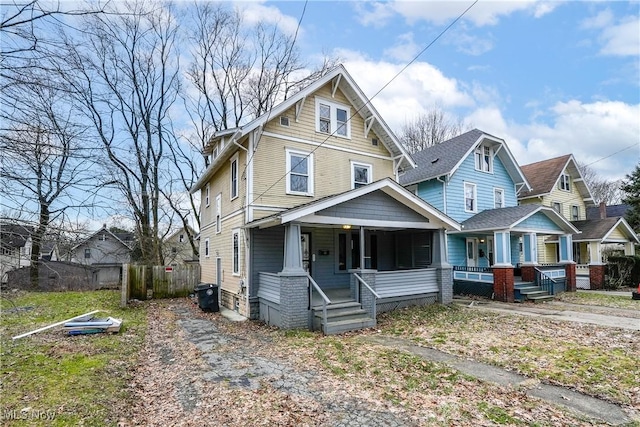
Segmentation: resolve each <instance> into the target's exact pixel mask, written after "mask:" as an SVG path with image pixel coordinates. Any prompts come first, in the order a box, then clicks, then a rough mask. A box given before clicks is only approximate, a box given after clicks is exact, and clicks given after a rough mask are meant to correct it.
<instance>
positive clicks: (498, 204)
mask: <svg viewBox="0 0 640 427" xmlns="http://www.w3.org/2000/svg"><path fill="white" fill-rule="evenodd" d="M493 207H494V208H504V190H503V189H502V188H494V189H493Z"/></svg>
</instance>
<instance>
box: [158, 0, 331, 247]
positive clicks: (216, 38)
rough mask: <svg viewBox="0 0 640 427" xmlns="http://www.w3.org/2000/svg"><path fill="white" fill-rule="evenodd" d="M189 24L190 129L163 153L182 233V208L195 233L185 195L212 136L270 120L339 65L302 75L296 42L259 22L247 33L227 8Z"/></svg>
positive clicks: (204, 8)
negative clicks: (171, 165)
mask: <svg viewBox="0 0 640 427" xmlns="http://www.w3.org/2000/svg"><path fill="white" fill-rule="evenodd" d="M192 19H193V22H194V25H193V29H192V31H191V32H190V34H189V40H190V41H191V44H192V51H191V56H192V62H191V63H190V64H189V66H188V67H187V77H188V80H189V82H190V83H191V84H192V88H193V89H194V91H188V92H189V93H193V95H192V96H188V97H186V98H185V107H186V108H185V110H186V112H187V113H188V114H189V116H190V119H191V123H192V125H193V126H192V130H191V131H189V132H188V133H187V134H186V135H185V138H184V143H183V144H173V145H171V146H170V147H169V150H170V151H171V154H170V157H171V160H172V162H173V163H174V164H175V165H176V167H175V168H174V170H175V171H176V175H174V180H173V181H172V183H171V184H172V185H171V186H170V187H167V188H168V190H169V191H171V192H172V194H173V195H174V196H173V197H170V195H169V194H166V196H167V200H169V201H170V205H171V207H172V208H173V209H174V212H175V213H176V215H177V217H178V218H180V219H182V224H181V226H182V227H183V228H185V229H188V227H187V226H188V225H190V224H189V221H187V217H186V216H185V212H186V210H185V209H184V206H190V207H191V212H193V213H194V216H195V225H197V226H198V228H199V226H200V218H199V209H198V206H197V200H196V199H195V198H194V197H193V195H190V194H189V193H188V191H185V190H188V189H190V188H191V187H192V186H193V184H194V183H195V182H196V180H197V178H198V177H199V176H200V174H201V172H202V169H203V168H204V166H205V165H204V161H203V158H202V156H200V155H199V153H200V152H201V151H202V150H203V149H204V148H205V146H206V145H207V144H208V143H209V141H210V140H211V137H212V136H213V134H214V133H215V132H217V131H220V130H225V129H229V128H233V127H237V126H240V125H241V124H243V123H245V122H247V121H249V120H250V119H252V118H255V117H257V116H259V115H262V114H265V113H268V111H270V110H271V108H273V106H274V105H275V104H276V103H278V102H280V101H282V100H284V99H286V98H287V97H288V96H290V95H291V94H293V93H296V92H297V91H299V90H300V89H301V88H302V87H304V86H306V85H308V84H310V83H311V82H313V81H314V80H316V79H318V78H320V77H321V76H323V75H324V74H325V73H326V72H327V71H328V70H329V69H331V68H332V67H333V66H335V65H336V64H337V62H338V61H337V59H335V58H325V59H324V61H323V63H322V64H321V65H320V66H319V67H317V68H315V69H313V70H308V69H307V68H306V67H305V65H304V64H303V63H302V62H301V60H300V58H299V55H298V52H297V50H296V47H295V43H296V35H295V34H294V35H287V34H283V33H282V32H281V31H280V30H279V29H278V27H277V26H276V25H267V24H266V23H264V22H262V23H259V24H257V25H256V26H254V27H247V26H245V25H244V23H243V15H242V12H241V11H239V10H237V9H232V8H230V7H229V6H228V5H226V4H214V3H197V4H196V5H195V8H194V15H193V16H192ZM178 165H180V166H178ZM178 194H180V196H177V197H176V195H178ZM187 196H188V197H189V198H188V200H187V199H186V197H187ZM176 201H177V202H178V203H176ZM188 237H189V240H190V242H191V245H192V248H193V250H194V252H195V253H196V254H197V253H198V246H197V244H196V242H195V241H194V239H193V238H194V237H195V236H192V235H191V233H188Z"/></svg>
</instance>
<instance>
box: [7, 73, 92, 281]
mask: <svg viewBox="0 0 640 427" xmlns="http://www.w3.org/2000/svg"><path fill="white" fill-rule="evenodd" d="M35 81H38V82H39V83H33V82H35ZM56 86H58V85H57V83H56V82H53V81H51V80H50V79H48V77H47V76H43V75H29V76H26V78H25V83H21V84H14V85H12V86H9V87H5V88H4V90H3V91H2V101H3V104H4V107H5V108H3V109H2V110H1V111H2V112H1V113H0V115H1V116H0V117H1V119H2V120H1V121H2V123H3V126H2V128H1V129H0V152H1V153H2V162H1V166H0V170H1V176H2V181H3V186H4V188H3V190H4V191H3V193H4V194H5V200H4V201H3V202H2V203H3V208H5V209H9V210H14V211H15V210H22V212H21V213H19V214H18V215H19V216H21V217H26V218H33V217H34V216H35V220H34V221H33V222H34V223H35V224H36V226H35V227H34V229H33V233H32V235H31V237H32V252H31V267H32V268H31V285H32V286H34V287H36V286H38V268H37V266H38V262H39V260H38V257H39V254H40V246H41V242H42V239H43V237H44V236H45V235H46V234H47V233H48V232H50V229H49V227H50V224H51V223H52V221H63V220H64V215H65V213H67V212H69V211H76V210H78V209H81V208H85V207H87V206H89V205H91V204H93V203H94V202H95V200H93V197H92V196H94V195H95V191H93V190H94V187H93V180H92V179H91V177H90V174H89V170H90V163H91V161H90V155H89V153H88V152H87V151H86V149H85V148H84V147H83V145H84V143H85V142H86V141H85V140H84V133H85V128H84V127H83V126H82V125H80V124H79V123H78V122H77V121H76V119H75V118H76V117H77V115H78V111H77V109H76V108H75V105H74V104H73V103H72V102H70V100H69V98H68V96H67V94H66V93H65V92H64V91H61V90H59V89H56V88H55V87H56Z"/></svg>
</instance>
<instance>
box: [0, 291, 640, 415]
mask: <svg viewBox="0 0 640 427" xmlns="http://www.w3.org/2000/svg"><path fill="white" fill-rule="evenodd" d="M118 298H119V295H118V293H117V292H112V291H100V292H86V293H41V294H35V293H25V294H21V295H20V296H18V297H15V298H12V300H13V303H14V304H15V305H16V306H17V307H26V306H31V307H34V308H33V309H31V310H7V309H10V308H12V306H11V305H10V304H7V303H6V301H3V303H2V308H3V311H2V317H1V326H2V335H1V339H2V342H1V344H2V354H1V362H2V385H1V387H2V388H1V389H0V392H1V393H2V396H3V399H2V407H1V408H0V409H1V410H2V413H3V419H4V423H5V424H7V425H61V426H62V425H118V423H119V422H120V424H119V425H121V426H127V425H145V426H146V425H157V426H164V425H184V426H190V425H194V426H196V425H214V424H219V425H229V426H235V425H243V426H245V425H246V426H254V425H269V426H270V425H280V426H298V425H309V426H320V425H322V426H324V425H342V424H344V425H346V424H347V423H352V424H353V425H429V426H431V425H435V426H450V425H460V426H476V425H539V426H547V425H549V426H551V425H558V426H562V425H585V426H586V425H593V424H592V423H591V422H590V421H588V420H586V419H584V418H582V417H580V416H578V415H576V414H571V413H569V412H567V411H565V410H563V409H561V408H560V407H556V406H553V405H552V404H550V403H548V402H545V401H541V400H538V399H535V398H531V397H529V396H527V395H526V394H525V393H524V392H523V391H522V390H521V389H517V388H511V387H502V386H498V385H495V384H491V383H485V382H482V381H479V380H477V379H475V378H472V377H469V376H467V375H464V374H462V373H460V372H458V371H456V370H455V369H452V368H450V367H448V366H446V365H444V364H442V363H437V362H433V361H429V360H425V359H422V358H420V357H418V356H416V355H413V354H411V353H407V352H404V351H401V350H399V349H395V348H390V347H385V346H382V345H378V344H374V343H373V342H372V341H371V340H369V339H368V338H369V337H370V336H371V335H374V336H380V335H389V336H399V337H404V338H406V339H410V340H412V341H413V342H414V343H417V344H419V345H423V346H428V347H433V348H436V349H440V350H442V351H445V352H449V353H452V354H456V355H461V356H463V357H466V358H470V359H474V360H478V361H484V362H488V363H491V364H495V365H498V366H503V367H505V368H508V369H512V370H515V371H518V372H521V373H523V374H526V375H527V376H529V377H530V378H531V382H530V383H529V382H527V384H524V385H523V386H522V387H532V386H535V384H536V383H537V382H538V381H543V382H549V383H554V384H560V385H564V386H567V387H570V388H575V389H578V390H580V391H583V392H585V393H588V394H592V395H594V396H599V397H601V398H604V399H607V400H609V401H612V402H616V403H619V404H621V405H623V406H624V407H625V408H627V411H628V413H629V414H630V415H631V416H634V417H638V414H640V364H639V363H638V354H640V332H633V331H623V330H618V329H613V328H603V327H596V326H592V325H581V324H575V323H568V322H554V321H549V320H545V319H541V318H532V317H519V316H515V315H508V314H494V313H487V312H482V311H476V310H469V309H467V308H465V307H460V306H455V305H454V306H450V307H443V306H432V307H426V308H412V309H406V310H400V311H397V312H393V313H389V314H385V315H382V316H380V318H379V324H378V327H377V329H375V330H368V331H364V332H359V333H350V334H345V335H342V336H332V337H325V336H322V335H321V334H319V333H310V332H306V331H280V330H276V329H273V328H269V327H266V326H264V325H260V324H258V323H256V322H239V323H237V322H230V321H228V320H227V319H225V318H223V317H222V316H221V315H220V314H219V313H203V312H201V311H200V310H199V309H198V308H197V306H195V305H194V304H193V303H192V302H191V301H190V300H189V299H186V298H185V299H175V300H159V301H153V302H147V303H143V304H141V305H140V306H138V307H135V308H129V309H126V310H120V309H119V308H118ZM98 308H101V309H105V310H108V315H111V316H113V317H122V318H123V319H124V323H123V330H122V331H121V333H120V334H118V335H87V336H79V337H67V336H65V335H64V334H63V332H61V331H59V330H51V331H47V332H43V333H40V334H36V335H33V336H31V337H27V338H24V339H22V340H17V341H13V342H12V341H11V338H10V337H11V336H13V335H16V334H18V333H22V332H26V331H28V330H31V329H35V328H37V327H40V326H44V325H46V324H50V323H53V322H56V321H59V320H63V319H65V318H68V317H71V316H73V315H77V314H82V313H84V312H88V311H91V310H94V309H98ZM187 322H190V323H189V324H191V325H198V328H201V329H202V331H203V332H202V336H203V337H204V338H202V339H204V341H200V342H195V341H194V336H193V331H190V330H189V329H188V327H187V326H186V325H187ZM203 328H204V329H203ZM194 342H195V343H194ZM23 409H25V410H26V412H25V413H26V414H30V415H38V414H44V415H41V416H48V415H49V414H53V415H55V416H52V417H51V418H52V419H53V420H51V419H49V420H47V419H39V420H38V419H35V417H32V418H30V419H27V420H13V418H16V416H15V415H16V414H17V416H18V417H19V416H20V414H21V412H20V411H21V410H23ZM7 415H9V416H7ZM12 417H13V418H12ZM381 423H382V424H381ZM635 425H640V424H635Z"/></svg>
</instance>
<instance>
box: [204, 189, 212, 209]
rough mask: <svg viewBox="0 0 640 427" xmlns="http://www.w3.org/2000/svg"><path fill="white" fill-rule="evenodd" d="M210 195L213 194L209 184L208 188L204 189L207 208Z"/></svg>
mask: <svg viewBox="0 0 640 427" xmlns="http://www.w3.org/2000/svg"><path fill="white" fill-rule="evenodd" d="M210 194H211V186H210V185H209V184H207V186H206V187H205V189H204V205H205V206H206V207H209V202H210Z"/></svg>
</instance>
